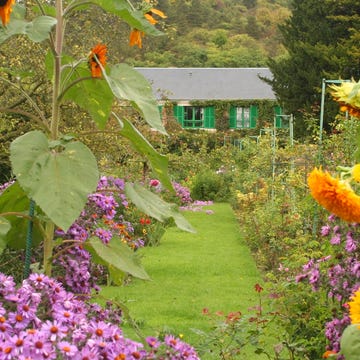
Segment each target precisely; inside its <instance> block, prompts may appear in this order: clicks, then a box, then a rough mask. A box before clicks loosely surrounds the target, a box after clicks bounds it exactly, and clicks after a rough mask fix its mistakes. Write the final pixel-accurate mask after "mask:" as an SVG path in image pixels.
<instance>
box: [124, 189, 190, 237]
mask: <svg viewBox="0 0 360 360" xmlns="http://www.w3.org/2000/svg"><path fill="white" fill-rule="evenodd" d="M125 193H126V195H127V196H128V197H129V198H131V200H132V201H133V203H134V204H135V205H136V206H137V207H138V208H139V209H140V210H142V211H143V212H145V213H147V214H148V215H150V216H152V217H153V218H155V219H157V220H158V221H160V222H164V221H165V220H167V219H169V218H173V219H174V221H175V224H176V225H177V226H178V227H179V228H180V229H182V230H185V231H189V232H195V230H194V229H193V228H192V226H191V225H190V224H189V223H188V222H187V221H186V220H185V218H184V217H183V216H182V215H181V214H180V213H179V211H178V210H177V206H176V205H175V204H169V203H166V202H165V201H163V200H161V199H160V198H159V197H158V196H156V195H155V194H154V193H152V192H151V191H149V190H146V189H145V188H144V187H142V186H140V185H139V184H126V185H125Z"/></svg>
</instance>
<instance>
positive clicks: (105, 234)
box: [95, 228, 112, 244]
mask: <svg viewBox="0 0 360 360" xmlns="http://www.w3.org/2000/svg"><path fill="white" fill-rule="evenodd" d="M95 235H96V236H97V237H98V238H99V239H100V240H101V241H102V242H103V243H104V244H108V243H109V242H110V240H111V238H112V232H111V231H110V230H106V229H101V228H97V229H96V230H95Z"/></svg>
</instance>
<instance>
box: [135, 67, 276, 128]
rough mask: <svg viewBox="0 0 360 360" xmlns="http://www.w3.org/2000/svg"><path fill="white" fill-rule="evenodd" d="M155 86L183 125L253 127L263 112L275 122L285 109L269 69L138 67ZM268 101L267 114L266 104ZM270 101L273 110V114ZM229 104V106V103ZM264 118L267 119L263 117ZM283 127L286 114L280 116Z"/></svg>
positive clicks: (163, 100) (187, 126)
mask: <svg viewBox="0 0 360 360" xmlns="http://www.w3.org/2000/svg"><path fill="white" fill-rule="evenodd" d="M136 70H137V71H139V72H140V73H141V74H142V75H143V76H144V77H145V78H146V79H147V80H148V81H149V82H150V84H151V85H152V88H153V91H154V94H155V96H156V98H157V99H158V101H159V105H160V106H163V105H164V103H165V102H166V101H171V103H172V104H173V115H174V116H175V118H176V119H177V121H178V122H179V123H180V124H181V126H182V127H183V128H189V129H216V128H218V127H219V123H220V122H222V123H223V127H224V121H225V122H226V124H225V128H228V129H252V128H256V127H259V126H260V127H261V126H263V125H262V124H259V123H258V122H259V119H260V115H261V117H262V118H264V117H266V119H265V120H268V121H269V122H271V123H272V121H273V118H274V116H276V115H281V113H282V110H281V107H280V106H279V104H278V103H277V100H276V96H275V94H274V92H273V91H272V88H271V86H270V85H269V84H267V83H266V82H265V81H263V80H262V79H261V77H263V78H271V77H272V74H271V72H270V70H269V69H268V68H136ZM264 104H267V115H265V114H264V111H263V109H262V107H264V106H263V105H264ZM269 104H270V107H271V113H269ZM225 105H226V106H225ZM262 120H263V121H264V119H262ZM276 126H277V127H282V126H283V124H282V117H281V116H278V117H277V118H276Z"/></svg>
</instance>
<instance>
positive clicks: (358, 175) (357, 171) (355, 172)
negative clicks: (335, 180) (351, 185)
mask: <svg viewBox="0 0 360 360" xmlns="http://www.w3.org/2000/svg"><path fill="white" fill-rule="evenodd" d="M351 174H352V178H353V179H354V180H355V181H356V182H360V164H356V165H354V166H353V168H352V169H351Z"/></svg>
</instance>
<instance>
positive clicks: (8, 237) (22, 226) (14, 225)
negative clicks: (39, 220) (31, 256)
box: [0, 182, 42, 249]
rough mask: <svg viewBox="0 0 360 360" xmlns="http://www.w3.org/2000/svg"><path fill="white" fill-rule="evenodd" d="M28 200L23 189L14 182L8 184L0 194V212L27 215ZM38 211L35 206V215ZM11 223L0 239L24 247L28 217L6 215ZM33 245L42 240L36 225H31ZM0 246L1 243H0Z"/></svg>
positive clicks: (17, 247) (11, 244)
mask: <svg viewBox="0 0 360 360" xmlns="http://www.w3.org/2000/svg"><path fill="white" fill-rule="evenodd" d="M29 207H30V200H29V198H28V197H27V196H26V194H25V192H24V190H23V189H22V188H21V187H20V186H19V183H18V182H15V183H14V184H12V185H11V186H9V187H8V188H7V189H6V190H5V191H4V192H3V193H2V194H1V196H0V214H3V213H8V212H16V213H22V214H24V215H28V213H29ZM39 211H40V209H39V208H36V211H35V215H36V214H38V213H39ZM6 220H8V221H9V222H10V224H11V229H10V230H9V231H8V232H7V233H6V234H5V235H3V236H0V239H1V240H0V241H1V242H3V243H4V244H7V245H8V246H9V247H11V248H14V249H24V248H25V244H26V232H27V227H28V219H26V218H24V217H20V216H16V215H11V216H6ZM32 238H33V245H37V244H39V243H40V242H41V241H42V234H41V231H40V229H39V228H38V227H37V226H34V227H33V234H32ZM0 247H1V245H0Z"/></svg>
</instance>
